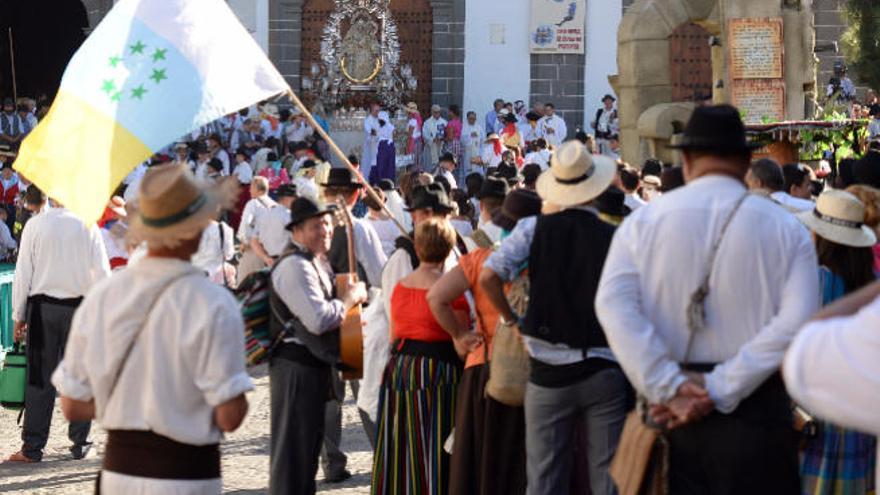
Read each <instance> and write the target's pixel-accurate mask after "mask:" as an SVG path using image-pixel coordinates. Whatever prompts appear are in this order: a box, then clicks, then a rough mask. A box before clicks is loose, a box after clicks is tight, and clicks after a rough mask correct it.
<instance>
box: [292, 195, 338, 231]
mask: <svg viewBox="0 0 880 495" xmlns="http://www.w3.org/2000/svg"><path fill="white" fill-rule="evenodd" d="M332 211H333V206H328V205H325V204H324V203H322V202H320V201H316V200H314V199H312V198H310V197H308V196H303V197H301V198H297V199H296V201H294V202H293V204H291V205H290V223H288V224H287V226H286V227H285V228H286V229H287V230H293V228H294V227H295V226H297V225H299V224H301V223H303V222H305V221H306V220H308V219H310V218H315V217H320V216H321V215H326V214H327V213H330V212H332Z"/></svg>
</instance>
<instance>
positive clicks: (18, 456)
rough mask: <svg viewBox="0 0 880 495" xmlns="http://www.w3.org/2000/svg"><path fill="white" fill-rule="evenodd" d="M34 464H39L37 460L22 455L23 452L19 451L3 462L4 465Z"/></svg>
mask: <svg viewBox="0 0 880 495" xmlns="http://www.w3.org/2000/svg"><path fill="white" fill-rule="evenodd" d="M34 462H40V461H39V460H37V459H31V458H30V457H28V456H26V455H24V452H23V451H21V450H19V451H18V452H16V453H14V454H12V455H11V456H9V457H7V458H6V460H5V461H3V463H4V464H6V463H10V464H12V463H21V464H31V463H34Z"/></svg>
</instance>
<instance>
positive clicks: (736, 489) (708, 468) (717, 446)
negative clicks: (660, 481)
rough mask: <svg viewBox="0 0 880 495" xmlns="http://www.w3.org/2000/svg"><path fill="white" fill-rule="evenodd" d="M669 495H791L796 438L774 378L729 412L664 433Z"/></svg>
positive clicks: (796, 483) (795, 481)
mask: <svg viewBox="0 0 880 495" xmlns="http://www.w3.org/2000/svg"><path fill="white" fill-rule="evenodd" d="M667 438H668V440H669V447H670V466H669V467H670V469H669V478H670V479H669V485H670V486H669V488H670V493H671V494H673V495H679V494H694V495H696V494H700V495H734V494H749V495H762V494H767V495H771V494H772V495H787V494H793V495H796V494H798V493H799V492H800V479H799V473H798V457H797V435H796V433H795V431H794V429H793V428H792V421H791V407H790V400H789V397H788V395H787V394H786V392H785V386H784V385H783V383H782V378H781V377H780V376H779V374H776V375H774V376H772V377H771V378H769V379H768V380H767V381H766V382H765V383H764V384H763V385H761V386H760V387H759V388H758V389H757V390H756V391H755V392H754V393H753V394H752V395H751V396H749V397H748V398H747V399H745V400H744V401H743V402H742V403H740V406H739V407H738V408H737V409H736V410H734V411H733V412H732V413H731V414H721V413H719V412H717V411H716V412H713V413H712V414H710V415H709V416H707V417H706V418H705V419H703V420H702V421H700V422H697V423H694V424H691V425H687V426H684V427H682V428H679V429H676V430H672V431H671V432H669V433H668V435H667Z"/></svg>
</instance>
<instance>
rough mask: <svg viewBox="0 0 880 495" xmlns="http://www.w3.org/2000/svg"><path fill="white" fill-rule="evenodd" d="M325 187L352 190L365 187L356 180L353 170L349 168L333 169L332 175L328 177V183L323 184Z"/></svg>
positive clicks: (331, 170)
mask: <svg viewBox="0 0 880 495" xmlns="http://www.w3.org/2000/svg"><path fill="white" fill-rule="evenodd" d="M321 186H323V187H351V188H355V189H357V188H361V187H364V185H363V184H361V183H360V181H358V180H357V178H355V176H354V174H353V173H351V170H350V169H349V168H348V167H345V168H331V169H330V174H329V175H327V182H325V183H323V184H321Z"/></svg>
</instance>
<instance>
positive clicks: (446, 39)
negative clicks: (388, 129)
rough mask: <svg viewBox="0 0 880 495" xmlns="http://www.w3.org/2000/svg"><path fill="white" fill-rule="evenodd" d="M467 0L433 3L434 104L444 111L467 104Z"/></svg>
mask: <svg viewBox="0 0 880 495" xmlns="http://www.w3.org/2000/svg"><path fill="white" fill-rule="evenodd" d="M464 2H465V0H431V7H432V8H433V9H434V39H433V54H432V57H433V63H432V67H431V79H432V80H431V90H432V92H433V103H436V104H438V105H440V106H443V107H448V106H449V105H452V104H456V105H459V106H461V104H462V102H463V100H464V17H465V6H464Z"/></svg>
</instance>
